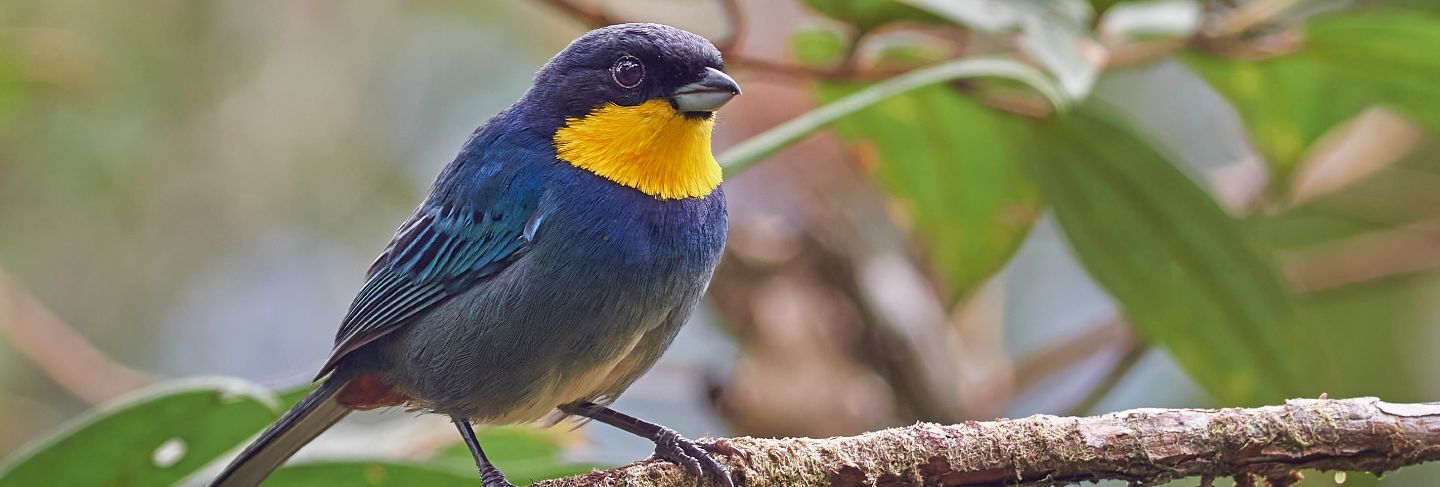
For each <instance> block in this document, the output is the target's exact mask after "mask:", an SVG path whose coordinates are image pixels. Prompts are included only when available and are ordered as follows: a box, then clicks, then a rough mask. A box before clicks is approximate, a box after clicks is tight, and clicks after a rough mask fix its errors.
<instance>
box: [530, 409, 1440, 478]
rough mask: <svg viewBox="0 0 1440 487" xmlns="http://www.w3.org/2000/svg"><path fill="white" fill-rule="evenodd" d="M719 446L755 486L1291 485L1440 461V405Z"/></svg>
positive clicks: (1223, 412)
mask: <svg viewBox="0 0 1440 487" xmlns="http://www.w3.org/2000/svg"><path fill="white" fill-rule="evenodd" d="M716 445H717V447H718V448H717V449H718V450H723V452H722V453H721V454H719V455H717V457H718V458H720V459H721V461H722V462H724V463H726V464H727V465H729V466H730V468H731V469H732V470H733V471H734V472H735V476H736V480H737V485H745V486H822V485H834V486H861V485H876V486H908V485H934V486H978V485H1000V484H1004V485H1052V484H1053V485H1065V484H1067V483H1071V482H1082V481H1091V480H1102V479H1115V480H1127V481H1131V482H1134V483H1136V484H1141V485H1151V484H1155V483H1160V482H1164V481H1168V480H1173V479H1179V478H1186V477H1197V478H1201V479H1216V478H1224V477H1242V478H1244V479H1246V480H1249V479H1250V478H1251V477H1250V476H1254V477H1258V478H1263V479H1267V480H1269V481H1270V482H1271V484H1272V485H1281V486H1286V485H1289V484H1291V483H1293V482H1295V481H1296V480H1298V479H1299V476H1298V474H1296V473H1295V470H1296V469H1301V468H1305V469H1319V470H1343V471H1364V472H1373V473H1376V474H1379V473H1382V472H1387V471H1391V470H1395V469H1397V468H1400V467H1403V466H1406V465H1414V464H1418V463H1422V462H1426V461H1431V460H1436V459H1440V403H1426V404H1395V403H1386V402H1383V401H1380V400H1379V399H1376V398H1357V399H1343V400H1330V399H1295V400H1291V401H1287V402H1286V403H1285V405H1283V406H1266V407H1259V408H1248V409H1242V408H1235V409H1134V410H1129V411H1121V412H1117V413H1111V414H1106V415H1103V416H1095V417H1087V418H1072V417H1057V416H1045V415H1040V416H1031V417H1029V418H1024V419H1011V420H1000V421H986V422H973V421H972V422H967V423H963V424H957V425H950V426H945V425H938V424H929V423H920V424H916V425H914V426H909V427H904V428H894V429H888V430H883V431H877V432H873V433H866V434H863V435H859V436H853V437H841V438H827V439H818V440H817V439H805V438H790V439H761V438H734V439H722V440H719V441H718V442H716ZM535 485H537V486H543V487H569V486H581V485H587V486H588V485H614V486H620V485H625V486H681V485H687V486H688V485H694V480H693V479H689V478H687V477H686V476H685V474H684V473H683V471H682V470H681V469H680V468H679V467H676V466H674V465H671V464H668V463H664V462H659V461H653V460H652V461H644V462H637V463H634V464H630V465H627V466H624V467H619V468H614V469H610V470H604V471H597V472H592V473H590V474H587V475H582V476H578V477H571V478H567V479H560V480H552V481H547V482H541V483H538V484H535ZM707 485H709V484H708V483H707ZM1202 485H1203V484H1202Z"/></svg>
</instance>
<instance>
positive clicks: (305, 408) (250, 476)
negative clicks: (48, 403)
mask: <svg viewBox="0 0 1440 487" xmlns="http://www.w3.org/2000/svg"><path fill="white" fill-rule="evenodd" d="M346 382H347V381H345V380H340V379H337V378H336V377H334V376H331V377H330V378H329V379H327V380H325V381H324V382H321V383H320V386H319V387H316V388H315V390H314V391H311V392H310V394H308V395H306V396H305V398H304V399H301V400H300V402H299V403H297V404H295V407H293V408H290V411H289V412H286V413H285V415H284V416H282V417H280V420H279V421H276V422H275V424H274V425H271V426H270V429H267V430H265V432H264V433H261V434H260V437H259V438H256V439H255V442H254V443H251V444H250V446H247V447H245V451H242V452H240V456H238V457H235V460H233V461H231V462H230V465H228V466H226V467H225V471H223V472H221V473H220V475H219V476H217V477H215V480H214V481H213V482H210V487H254V486H257V485H260V482H261V481H263V480H265V477H266V476H268V475H270V472H272V471H274V470H275V469H276V468H277V467H279V466H280V464H281V463H285V460H286V459H288V458H290V456H291V455H294V454H295V452H296V451H297V450H299V449H300V447H302V446H305V444H306V443H310V440H313V439H315V437H316V436H319V435H320V433H321V432H323V431H325V430H327V429H330V426H331V425H334V424H335V422H336V421H340V418H343V417H345V415H346V414H348V413H349V412H350V410H349V409H347V408H345V407H344V406H341V405H340V403H339V402H337V401H336V394H338V393H339V392H340V389H341V388H343V387H344V386H345V384H346Z"/></svg>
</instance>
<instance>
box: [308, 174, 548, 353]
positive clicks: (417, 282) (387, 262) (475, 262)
mask: <svg viewBox="0 0 1440 487" xmlns="http://www.w3.org/2000/svg"><path fill="white" fill-rule="evenodd" d="M492 176H493V177H492V178H490V179H491V180H488V181H484V182H483V183H482V184H484V187H482V188H481V189H480V190H478V191H474V192H473V193H474V196H473V197H470V198H465V199H467V200H470V201H467V202H466V203H462V204H449V203H446V204H431V203H427V204H425V205H422V206H421V207H420V208H419V209H417V210H416V211H415V213H414V214H413V215H411V216H410V219H409V220H407V221H406V222H405V224H403V225H401V226H400V229H399V230H397V231H396V232H395V237H394V239H392V240H391V242H390V245H389V246H387V247H386V249H385V251H384V252H383V253H382V254H380V257H379V258H378V259H376V261H375V264H374V265H373V266H371V271H370V278H369V280H368V281H367V282H366V283H365V286H364V287H363V288H362V289H361V290H360V293H359V294H358V295H357V296H356V297H355V301H354V302H353V303H351V305H350V311H349V312H348V313H347V314H346V315H345V319H344V321H342V322H341V324H340V331H339V332H338V333H337V334H336V336H335V349H334V350H333V351H332V352H331V353H330V359H329V360H327V361H326V363H325V366H324V367H322V368H321V370H320V376H324V375H325V374H327V373H329V372H330V371H331V370H332V369H333V368H334V367H335V364H336V362H337V361H339V360H340V358H342V357H344V356H345V355H346V354H348V353H350V352H351V351H354V350H355V349H356V348H359V347H360V346H362V345H365V344H366V343H370V342H371V341H373V340H375V339H376V338H380V337H381V336H384V335H385V334H387V333H389V332H391V331H393V330H394V329H396V328H397V327H399V326H402V325H404V324H405V323H406V322H407V321H408V320H409V319H410V318H413V317H415V316H416V315H417V314H419V313H421V312H423V311H425V310H427V309H429V308H431V307H433V306H435V305H437V304H439V303H441V302H443V301H445V300H446V299H447V298H450V297H452V296H455V295H458V294H461V293H463V292H465V290H467V289H469V288H470V287H471V286H474V285H475V284H476V283H478V282H480V281H481V280H484V279H485V278H486V277H489V276H492V275H494V274H495V273H497V272H499V271H501V270H502V269H504V268H505V267H506V266H507V265H508V264H509V263H511V262H513V261H514V260H515V259H516V258H518V257H519V256H520V255H521V254H522V253H523V252H524V251H525V249H526V248H528V246H529V244H530V242H531V240H532V239H533V238H534V232H535V229H536V227H537V226H538V225H539V223H540V213H539V212H538V206H539V204H538V202H539V199H540V196H539V193H540V190H539V187H538V185H537V184H534V183H528V182H526V181H524V180H523V178H519V179H517V178H514V174H506V175H504V176H502V175H492ZM506 176H508V177H506Z"/></svg>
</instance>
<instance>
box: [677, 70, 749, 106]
mask: <svg viewBox="0 0 1440 487" xmlns="http://www.w3.org/2000/svg"><path fill="white" fill-rule="evenodd" d="M738 94H740V85H738V84H735V80H733V79H730V76H729V75H726V74H725V72H724V71H720V70H718V69H715V68H705V77H703V78H700V81H696V82H694V83H690V84H688V85H685V86H681V87H680V89H678V90H675V92H674V93H672V94H671V95H670V101H672V102H674V103H675V109H676V110H679V111H681V112H684V113H700V112H713V111H715V110H719V109H720V107H722V106H724V105H725V103H726V102H728V101H730V99H731V98H734V97H735V95H738Z"/></svg>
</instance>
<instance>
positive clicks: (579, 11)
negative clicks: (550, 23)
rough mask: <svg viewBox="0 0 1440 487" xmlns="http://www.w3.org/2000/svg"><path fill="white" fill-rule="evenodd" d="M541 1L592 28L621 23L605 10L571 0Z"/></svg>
mask: <svg viewBox="0 0 1440 487" xmlns="http://www.w3.org/2000/svg"><path fill="white" fill-rule="evenodd" d="M541 2H544V3H545V4H546V5H549V6H550V8H553V9H555V10H559V11H560V12H562V13H564V14H565V15H569V16H571V17H574V18H575V20H579V21H580V22H581V23H584V24H585V25H588V26H590V27H592V28H593V27H603V26H607V25H610V24H616V23H619V21H617V20H615V19H614V18H611V17H610V16H609V15H607V14H605V12H602V11H599V10H591V9H588V8H585V7H581V6H580V5H578V4H576V3H575V2H572V1H570V0H541Z"/></svg>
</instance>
